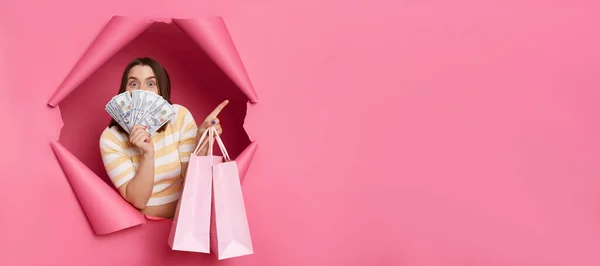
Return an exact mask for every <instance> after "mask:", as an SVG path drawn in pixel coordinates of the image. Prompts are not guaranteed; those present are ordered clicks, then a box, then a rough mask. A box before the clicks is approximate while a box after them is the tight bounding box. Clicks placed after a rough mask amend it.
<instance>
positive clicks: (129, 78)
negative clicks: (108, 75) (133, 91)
mask: <svg viewBox="0 0 600 266" xmlns="http://www.w3.org/2000/svg"><path fill="white" fill-rule="evenodd" d="M129 79H138V78H136V77H129V78H128V80H129Z"/></svg>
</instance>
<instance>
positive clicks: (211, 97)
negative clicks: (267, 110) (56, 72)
mask: <svg viewBox="0 0 600 266" xmlns="http://www.w3.org/2000/svg"><path fill="white" fill-rule="evenodd" d="M145 56H147V57H152V58H154V59H156V60H157V61H158V62H160V63H161V64H162V65H163V66H164V67H165V68H166V70H167V71H168V73H169V76H170V78H171V99H172V101H173V103H176V104H181V105H183V106H185V107H187V108H188V109H189V110H190V111H191V113H192V115H193V116H194V119H195V120H196V123H198V124H200V123H202V121H203V120H204V118H205V117H206V116H207V115H208V114H209V113H210V112H211V111H212V110H213V109H214V108H215V107H216V106H217V105H218V104H219V103H221V102H222V101H223V100H225V99H229V101H230V102H229V104H228V105H227V107H226V108H225V109H224V110H223V111H222V112H221V114H220V115H219V119H220V120H221V124H222V127H223V131H224V132H223V136H222V138H223V141H224V142H225V145H226V147H227V150H228V152H229V154H230V156H231V158H236V157H237V155H238V154H240V153H241V152H242V151H243V150H244V148H246V147H247V146H248V145H249V144H250V139H249V137H248V135H247V133H246V131H245V130H244V128H243V123H244V118H245V117H246V111H247V105H246V103H247V101H248V98H247V96H246V95H245V94H244V93H242V91H240V90H239V88H238V87H237V86H236V85H235V84H234V83H233V82H232V81H231V79H230V78H229V77H228V76H227V75H226V74H225V73H224V72H223V71H222V70H221V69H220V68H219V67H218V66H217V65H216V64H214V63H213V61H212V60H211V59H210V58H209V57H208V56H207V55H206V54H205V53H204V51H202V49H201V48H200V47H198V45H197V44H196V43H194V42H193V41H192V40H191V39H190V37H188V36H187V35H186V34H184V33H183V32H182V31H181V30H180V29H179V28H177V27H176V26H175V25H174V24H171V23H154V24H153V25H151V26H150V27H149V28H148V29H147V30H146V31H145V32H143V33H142V34H141V35H140V36H138V37H137V38H136V39H134V40H133V41H132V42H131V43H129V44H128V45H126V46H125V47H124V48H123V49H122V50H121V51H120V52H118V53H117V54H116V55H115V56H113V57H112V58H111V59H109V60H108V61H107V62H106V63H105V64H104V65H103V66H102V67H100V68H99V69H98V70H97V71H95V72H94V73H93V74H92V75H91V76H90V77H89V78H88V79H87V80H85V81H84V82H83V83H82V84H81V85H80V86H79V87H78V88H76V89H75V90H73V92H72V93H70V94H69V95H68V96H67V97H66V98H65V99H64V100H62V101H61V103H60V105H59V106H60V111H61V114H62V119H63V123H64V126H63V128H62V130H61V133H60V138H59V142H60V143H61V144H62V145H63V146H64V147H65V148H67V149H68V150H69V151H70V152H71V153H73V154H74V155H75V156H77V158H79V160H81V162H82V163H84V164H85V165H86V166H87V167H88V168H90V170H92V171H93V172H94V173H96V174H97V175H98V176H100V177H101V178H102V179H103V180H104V181H105V182H107V183H108V184H110V186H111V187H113V185H112V183H111V182H110V180H109V179H108V176H107V174H106V171H105V169H104V166H103V164H102V159H101V157H100V149H99V139H100V134H101V133H102V131H103V130H104V128H105V127H106V126H107V125H108V123H109V122H110V119H111V117H110V115H109V114H108V113H106V111H105V110H104V107H105V105H106V103H107V102H108V101H109V100H110V99H111V98H112V97H113V96H114V95H116V94H117V93H118V90H119V84H120V81H121V75H122V73H123V71H124V69H125V67H126V65H127V64H128V63H129V62H130V61H131V60H133V59H135V58H137V57H145ZM217 150H218V149H217ZM217 153H218V152H217Z"/></svg>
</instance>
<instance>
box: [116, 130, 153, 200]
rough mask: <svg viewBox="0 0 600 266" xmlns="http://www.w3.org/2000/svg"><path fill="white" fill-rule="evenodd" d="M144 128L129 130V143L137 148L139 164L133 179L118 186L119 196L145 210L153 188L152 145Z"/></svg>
mask: <svg viewBox="0 0 600 266" xmlns="http://www.w3.org/2000/svg"><path fill="white" fill-rule="evenodd" d="M146 128H147V127H144V126H141V125H135V126H133V128H131V134H130V135H129V142H130V143H131V144H133V145H134V146H135V147H137V148H139V150H140V152H141V154H140V162H139V165H138V169H137V171H136V173H135V175H134V176H133V178H132V179H131V180H129V181H127V182H125V183H124V184H123V185H121V186H119V192H120V193H121V196H123V198H125V200H127V201H128V202H129V203H131V204H132V205H133V206H135V207H136V208H138V209H144V208H146V204H147V203H148V200H149V199H150V196H151V195H152V188H153V187H154V143H153V142H152V138H151V137H150V133H148V132H147V131H146Z"/></svg>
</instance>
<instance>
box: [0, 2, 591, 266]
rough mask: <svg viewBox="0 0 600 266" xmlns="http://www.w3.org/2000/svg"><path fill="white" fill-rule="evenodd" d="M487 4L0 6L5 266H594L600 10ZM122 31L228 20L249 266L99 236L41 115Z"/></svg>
mask: <svg viewBox="0 0 600 266" xmlns="http://www.w3.org/2000/svg"><path fill="white" fill-rule="evenodd" d="M494 2H498V1H474V0H470V1H466V0H459V1H452V2H449V1H362V2H352V1H350V2H349V1H332V0H329V1H296V2H290V1H254V2H248V1H227V2H223V1H221V2H214V1H191V0H186V1H176V2H173V1H164V0H163V1H106V2H104V1H103V2H84V1H65V0H58V1H51V2H47V1H19V2H17V1H11V3H8V1H7V0H2V1H0V33H2V35H0V48H3V49H0V53H3V54H4V57H0V63H2V64H4V65H2V64H0V88H2V96H1V97H0V112H2V114H3V115H2V117H3V124H4V125H5V126H4V130H3V131H2V133H1V134H2V135H1V136H0V137H1V138H2V139H3V140H4V141H3V146H2V147H3V149H2V158H1V159H2V160H0V166H1V170H2V175H1V176H0V187H2V188H3V191H2V193H1V194H0V195H1V196H0V197H1V198H0V200H2V202H3V203H4V204H2V205H1V206H2V207H1V208H0V213H1V215H2V217H1V219H0V239H1V242H0V245H1V246H0V265H165V264H166V263H169V265H201V264H203V265H215V264H217V263H220V264H227V265H357V266H358V265H426V266H429V265H431V266H437V265H440V266H442V265H443V266H446V265H448V266H479V265H482V266H483V265H485V266H500V265H502V266H504V265H518V266H521V265H544V266H555V265H556V266H558V265H578V266H580V265H581V266H587V265H590V266H592V265H593V266H596V265H600V253H599V252H598V246H600V211H599V209H600V179H598V178H597V176H598V174H599V173H600V157H599V156H598V152H597V151H598V150H599V148H600V141H599V140H598V137H597V136H598V135H599V133H600V127H599V126H598V125H597V123H596V116H597V115H596V114H597V113H598V107H597V106H598V104H597V101H598V99H599V96H600V91H599V90H598V87H599V86H600V79H598V78H597V77H598V76H600V60H599V59H600V49H598V47H600V35H598V34H597V25H600V16H599V13H600V12H598V10H599V8H600V4H597V3H596V2H593V1H583V0H579V1H533V0H527V1H503V2H502V3H500V2H498V3H494ZM63 6H66V7H68V8H65V7H63ZM115 14H120V15H128V16H148V17H190V18H193V17H196V16H200V15H204V14H218V15H221V16H223V18H224V19H225V21H226V23H227V26H228V28H229V31H230V33H231V35H232V37H233V40H234V42H235V44H236V47H237V48H238V51H239V53H240V56H241V57H242V61H243V62H244V65H245V66H246V68H247V71H248V74H249V75H250V78H251V80H252V83H253V84H254V87H255V89H256V91H257V93H258V95H259V98H260V100H259V103H258V104H256V105H254V106H251V107H250V108H249V109H248V117H247V118H246V122H245V123H246V128H247V129H248V131H249V132H248V134H249V136H250V139H252V140H258V141H259V142H260V146H259V148H258V150H257V153H256V155H255V157H254V160H253V162H252V165H251V167H250V169H249V171H248V175H247V176H246V179H245V181H244V185H243V189H244V197H245V198H246V202H247V203H246V206H247V211H248V216H249V223H250V226H251V230H252V236H253V244H254V248H255V252H256V254H255V255H251V256H245V257H242V258H236V259H231V260H227V261H222V262H216V259H215V258H213V257H210V256H205V255H202V254H192V253H180V252H173V251H170V250H169V248H168V245H167V244H166V238H167V235H168V230H169V226H170V223H169V222H166V221H163V222H149V223H147V224H144V225H142V226H139V227H135V228H131V229H127V230H124V231H122V232H117V233H115V234H110V235H107V236H95V235H94V234H93V231H92V230H91V228H90V226H89V224H88V222H87V220H86V217H85V215H84V213H83V212H82V211H81V208H80V206H79V205H78V202H77V200H76V198H75V196H74V195H73V193H72V190H71V188H70V186H69V184H68V182H67V180H66V178H65V176H64V174H63V172H62V170H61V168H60V165H59V164H58V162H57V161H56V159H55V157H54V154H53V152H52V150H51V148H50V145H49V141H50V140H54V139H57V138H58V137H59V134H60V132H59V128H60V124H59V123H58V122H57V121H60V119H59V117H60V113H59V112H58V109H53V108H50V107H49V106H47V104H46V102H47V100H48V99H49V97H50V96H51V95H52V93H53V92H54V90H55V89H56V87H57V86H58V85H59V84H60V82H61V81H62V79H63V78H64V77H65V76H66V75H67V73H68V72H69V70H70V68H71V67H72V66H73V65H74V64H75V62H76V61H77V59H78V58H79V56H80V55H81V54H82V53H83V52H84V51H85V49H86V47H87V45H89V43H90V42H91V41H92V40H93V38H94V36H95V35H96V34H97V33H98V32H99V31H100V30H101V29H102V27H103V26H104V25H105V23H106V22H107V21H108V19H109V18H110V17H111V16H113V15H115ZM186 83H188V81H186ZM71 96H73V95H71ZM71 96H69V97H71ZM7 100H10V101H11V102H10V103H7ZM215 101H216V100H215ZM92 103H93V104H98V103H95V102H93V100H92ZM61 108H62V109H65V108H68V107H62V103H61ZM207 108H208V107H207ZM198 112H202V111H201V110H200V109H199V110H198ZM84 114H85V113H84ZM69 123H70V122H69V121H68V118H65V128H64V129H63V133H62V134H67V133H69V131H68V130H67V129H68V127H69ZM65 130H67V131H65ZM81 140H82V143H83V144H84V145H91V146H94V145H92V144H89V143H87V142H91V141H96V140H95V137H94V136H91V135H90V136H81ZM61 142H62V137H61ZM91 146H90V147H91ZM69 148H70V147H69ZM80 152H89V151H86V150H82V151H80ZM74 153H75V151H74Z"/></svg>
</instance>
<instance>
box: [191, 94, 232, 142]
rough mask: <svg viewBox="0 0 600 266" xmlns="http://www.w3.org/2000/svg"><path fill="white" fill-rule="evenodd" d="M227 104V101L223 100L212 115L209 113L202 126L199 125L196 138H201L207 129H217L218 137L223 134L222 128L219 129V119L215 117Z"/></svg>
mask: <svg viewBox="0 0 600 266" xmlns="http://www.w3.org/2000/svg"><path fill="white" fill-rule="evenodd" d="M228 103H229V100H225V101H223V102H222V103H221V104H219V106H217V108H215V110H213V111H212V113H210V114H209V115H208V116H207V117H206V118H205V119H204V121H203V122H202V125H200V127H199V128H198V132H197V133H198V136H201V135H202V133H204V131H205V130H206V129H207V128H209V127H212V126H214V127H216V128H217V132H218V133H219V135H221V134H222V133H223V128H221V124H220V123H219V118H218V117H217V116H218V115H219V113H221V111H222V110H223V108H225V106H227V104H228Z"/></svg>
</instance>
